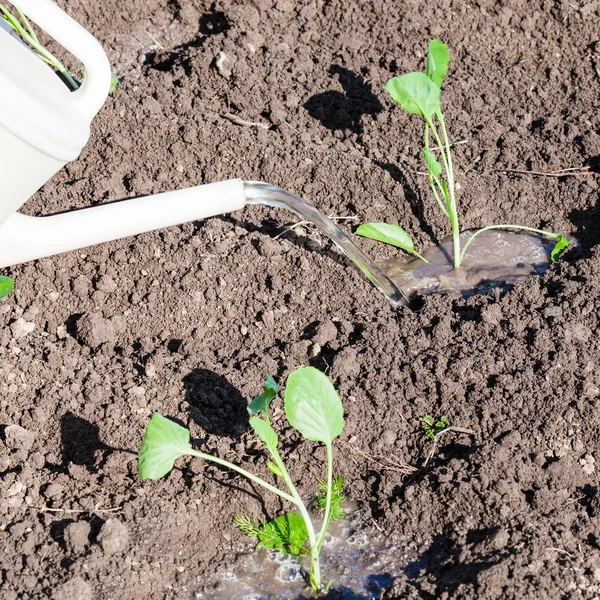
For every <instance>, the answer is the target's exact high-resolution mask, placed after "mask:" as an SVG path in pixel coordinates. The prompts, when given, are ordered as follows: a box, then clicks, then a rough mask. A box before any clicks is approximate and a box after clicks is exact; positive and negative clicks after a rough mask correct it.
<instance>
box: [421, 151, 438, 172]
mask: <svg viewBox="0 0 600 600" xmlns="http://www.w3.org/2000/svg"><path fill="white" fill-rule="evenodd" d="M423 158H424V159H425V164H426V165H427V170H428V171H429V172H430V173H431V174H432V175H433V176H434V177H439V176H440V174H441V173H442V165H440V163H439V162H438V160H437V158H436V157H435V154H433V152H429V150H425V148H423Z"/></svg>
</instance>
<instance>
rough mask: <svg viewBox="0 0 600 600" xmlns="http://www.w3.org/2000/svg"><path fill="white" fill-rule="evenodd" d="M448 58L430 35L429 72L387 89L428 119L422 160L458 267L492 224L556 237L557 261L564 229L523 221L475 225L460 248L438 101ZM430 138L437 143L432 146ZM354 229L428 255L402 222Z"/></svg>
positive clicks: (398, 81)
mask: <svg viewBox="0 0 600 600" xmlns="http://www.w3.org/2000/svg"><path fill="white" fill-rule="evenodd" d="M449 63H450V52H449V51H448V46H446V44H444V43H442V42H440V41H438V40H432V41H431V42H430V44H429V51H428V54H427V66H426V69H425V73H417V72H415V73H407V74H406V75H401V76H400V77H393V78H392V79H390V80H389V81H388V82H387V83H386V85H385V90H386V91H387V92H388V93H389V95H390V96H391V97H392V99H393V100H394V101H395V102H397V103H398V104H399V105H400V106H401V107H402V108H403V109H404V110H405V111H406V112H408V113H410V114H415V115H419V116H421V117H423V119H424V121H425V136H424V144H423V150H422V154H423V160H424V162H425V166H426V167H427V175H428V177H429V184H430V186H431V191H432V193H433V197H434V198H435V201H436V203H437V205H438V207H439V209H440V210H441V211H442V213H443V214H444V216H445V217H446V218H447V219H448V220H449V221H450V227H451V229H452V246H453V265H454V268H455V269H458V268H459V267H460V265H461V263H462V261H463V259H464V257H465V252H466V251H467V248H468V247H469V246H470V244H471V243H472V242H473V240H474V239H475V238H476V237H477V236H478V235H479V234H480V233H483V232H484V231H489V230H491V229H518V230H524V231H530V232H532V233H538V234H541V235H543V236H546V237H549V238H552V239H554V240H555V242H556V243H555V245H554V248H553V250H552V252H551V255H550V258H551V260H552V261H553V262H554V261H556V260H558V257H559V256H560V254H561V253H562V252H563V251H564V249H565V248H566V247H567V246H568V245H569V241H568V240H567V238H565V237H564V236H563V235H561V234H560V233H553V232H550V231H544V230H541V229H534V228H533V227H526V226H524V225H512V224H502V225H489V226H487V227H483V228H482V229H479V230H477V231H475V232H474V233H473V234H472V235H471V237H469V239H468V240H467V241H466V242H465V244H464V246H463V247H462V248H461V243H460V225H459V219H458V210H457V205H456V193H455V182H454V169H453V166H452V153H451V144H450V141H449V139H448V132H447V130H446V120H445V117H444V113H443V112H442V109H441V104H440V96H441V93H442V88H441V85H442V82H443V81H444V78H445V76H446V73H447V72H448V65H449ZM432 141H433V143H435V145H436V147H432V146H431V143H432ZM436 152H437V154H436ZM438 157H439V160H438ZM440 161H441V162H440ZM356 233H357V234H358V235H362V236H364V237H368V238H371V239H374V240H379V241H382V242H386V243H388V244H393V245H394V246H397V247H398V248H402V249H403V250H406V251H407V252H410V253H411V254H414V255H415V256H417V257H418V258H420V259H421V260H424V259H423V257H422V256H420V255H419V254H418V253H417V252H416V251H415V250H414V246H413V242H412V240H411V239H410V236H409V235H408V234H407V233H406V232H405V231H404V229H402V228H401V227H399V226H398V225H392V224H388V223H366V224H364V225H361V226H360V227H359V228H358V229H357V230H356ZM425 262H427V261H425Z"/></svg>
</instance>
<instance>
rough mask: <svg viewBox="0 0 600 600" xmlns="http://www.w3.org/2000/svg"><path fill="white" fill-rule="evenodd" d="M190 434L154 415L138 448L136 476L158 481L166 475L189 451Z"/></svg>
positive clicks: (156, 414) (160, 416)
mask: <svg viewBox="0 0 600 600" xmlns="http://www.w3.org/2000/svg"><path fill="white" fill-rule="evenodd" d="M190 449H191V448H190V432H189V431H188V430H187V429H185V428H183V427H181V426H180V425H177V423H174V422H173V421H170V420H169V419H166V418H165V417H163V416H162V415H159V414H158V413H154V415H153V416H152V418H151V419H150V422H149V423H148V426H147V427H146V432H145V433H144V439H143V441H142V446H141V448H140V454H139V456H138V475H139V478H140V479H141V480H142V481H143V480H144V479H160V478H161V477H163V476H164V475H166V474H167V473H168V472H169V471H170V470H171V469H172V468H173V465H174V464H175V461H176V460H177V459H178V458H179V457H180V456H184V455H186V454H189V451H190Z"/></svg>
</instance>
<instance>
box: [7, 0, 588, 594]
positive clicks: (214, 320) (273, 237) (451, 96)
mask: <svg viewBox="0 0 600 600" xmlns="http://www.w3.org/2000/svg"><path fill="white" fill-rule="evenodd" d="M61 5H62V6H63V7H64V8H66V10H67V11H68V12H69V13H70V14H71V15H72V16H73V17H74V18H75V19H76V20H78V21H79V22H80V23H82V25H84V26H85V27H86V28H88V29H89V30H90V31H91V32H92V33H93V34H94V35H95V36H96V37H97V38H98V39H99V40H100V42H101V43H102V44H103V46H104V47H105V48H106V50H107V52H108V54H109V58H110V59H111V62H112V64H113V65H114V70H115V71H116V73H117V75H118V76H119V77H121V78H122V82H121V84H120V86H119V87H118V89H117V91H116V93H115V95H114V96H113V97H112V98H109V99H108V101H107V103H106V105H105V107H104V108H103V109H102V110H101V112H100V114H99V115H98V117H97V118H96V119H95V121H94V122H93V127H92V139H91V141H90V143H89V145H88V146H87V147H86V148H85V149H84V151H83V153H82V155H81V158H80V160H78V161H77V162H74V163H72V164H69V165H68V166H67V167H66V168H65V169H64V170H63V171H61V172H60V173H59V174H58V175H57V176H56V177H55V178H54V179H53V180H52V182H50V183H49V184H47V185H46V186H45V187H44V188H43V190H42V191H41V192H39V193H38V194H37V195H36V196H35V197H34V198H33V199H32V200H31V201H30V202H28V204H27V205H26V211H27V212H28V213H29V214H48V213H52V212H56V211H62V210H68V209H71V208H76V207H84V206H89V205H92V204H95V203H100V202H106V201H111V200H117V199H122V198H127V197H133V196H140V195H144V194H148V193H153V192H162V191H167V190H171V189H174V188H177V187H184V186H190V185H196V184H199V183H205V182H212V181H219V180H223V179H229V178H238V177H239V178H242V179H251V180H263V181H267V182H269V183H271V184H274V185H277V186H280V187H282V188H284V189H287V190H289V191H291V192H293V193H295V194H297V195H299V196H302V197H304V198H305V199H307V200H309V201H311V202H313V203H314V204H315V205H316V206H317V207H318V208H319V209H320V210H321V211H322V212H324V213H325V214H328V215H333V216H338V217H348V216H356V217H357V221H356V222H354V221H352V220H350V221H342V222H341V225H342V227H344V228H346V229H349V228H350V227H351V226H352V224H353V223H356V224H358V223H361V222H367V221H388V222H394V223H400V224H401V225H402V226H403V227H404V228H405V229H407V230H409V231H411V232H413V233H414V234H415V235H414V238H415V244H416V246H417V248H423V247H425V246H427V245H431V244H432V243H435V241H436V240H438V239H441V238H442V237H443V236H444V235H446V234H447V233H448V230H447V229H445V227H446V223H445V222H444V220H443V217H442V216H440V215H439V214H438V211H437V210H436V207H435V205H434V203H433V201H432V200H431V198H430V197H429V195H428V189H427V181H426V178H425V177H423V176H422V175H421V174H420V173H421V171H422V170H423V167H422V164H421V162H420V157H419V148H420V143H421V140H420V136H421V131H420V124H419V123H416V122H415V120H413V119H411V118H410V117H409V116H408V115H406V114H405V113H403V112H402V111H401V110H400V109H399V108H398V107H397V106H394V105H393V103H392V102H391V101H390V100H389V99H388V98H387V97H386V94H385V93H384V92H383V90H382V87H383V85H384V83H385V82H386V81H387V79H388V78H389V77H390V76H392V75H397V74H400V73H404V72H407V71H409V70H413V69H414V68H415V65H416V64H417V63H418V62H419V59H421V60H422V58H423V57H422V56H420V55H419V54H418V52H423V51H424V49H425V48H426V47H427V43H428V42H429V40H430V39H431V38H432V37H437V38H439V39H442V40H443V41H444V42H446V43H447V44H448V45H449V47H450V49H451V52H452V56H453V60H452V62H451V66H450V75H451V76H450V77H449V78H448V80H447V82H446V84H445V91H444V100H443V102H445V105H444V108H445V113H446V116H447V119H448V124H449V130H450V131H451V135H452V136H453V141H455V142H460V143H459V144H457V145H456V147H455V150H454V152H455V163H456V164H455V167H456V178H457V181H458V183H459V184H460V190H459V191H458V202H459V206H460V208H461V210H462V214H463V215H464V216H463V220H462V223H463V225H464V226H465V227H466V228H467V227H468V228H470V227H477V226H481V225H485V224H488V223H492V222H512V223H527V224H531V225H533V226H543V227H545V228H547V229H550V230H551V231H560V232H564V233H565V234H571V235H574V236H575V237H577V238H578V239H579V240H580V241H581V248H578V249H574V250H571V251H569V252H567V253H566V254H565V256H564V257H563V258H562V259H561V261H560V262H559V263H557V264H556V265H554V266H552V268H551V269H550V271H549V272H548V273H547V274H546V275H544V276H543V277H541V278H533V279H531V280H529V281H527V282H526V283H523V284H520V285H518V286H517V287H516V288H515V289H513V290H511V291H508V292H504V291H500V290H495V291H494V292H493V293H492V294H491V295H488V296H477V297H472V298H470V299H468V300H464V299H462V298H461V297H460V296H459V295H458V294H456V295H447V296H432V297H429V298H428V299H427V301H426V302H425V304H424V306H423V308H422V309H421V310H420V311H419V312H416V313H415V312H411V311H410V310H408V309H400V310H394V309H392V308H391V307H390V306H389V305H388V304H387V303H386V301H385V299H384V298H383V297H382V296H380V295H379V294H378V293H377V292H376V291H375V290H374V289H373V288H372V287H371V285H370V284H369V283H368V281H367V280H366V279H365V278H363V277H362V276H361V275H360V273H359V272H358V271H357V270H356V269H355V268H354V267H353V266H352V265H351V264H349V263H348V262H347V261H346V260H344V259H343V258H342V257H341V256H340V254H339V253H338V252H337V251H336V250H335V248H334V247H332V246H331V244H330V243H329V242H328V240H326V239H324V238H322V237H321V236H320V235H318V234H317V233H315V232H313V231H311V230H309V229H308V228H306V227H300V228H293V229H289V228H290V226H291V224H293V222H294V219H293V217H292V216H291V215H289V214H286V213H283V212H281V211H277V210H271V209H263V208H257V207H251V208H247V209H245V210H244V211H241V212H237V213H234V214H231V215H226V216H223V217H216V218H212V219H209V220H206V221H202V222H197V223H193V224H187V225H184V226H181V227H173V228H170V229H168V230H165V231H160V232H155V233H149V234H144V235H140V236H138V237H137V238H135V239H128V240H125V241H121V242H115V243H111V244H105V245H102V246H97V247H94V248H90V249H86V250H84V251H80V252H73V253H70V254H67V255H64V256H61V257H54V258H49V259H44V260H40V261H37V262H35V263H30V264H26V265H23V266H20V267H17V268H14V269H12V270H11V272H10V273H8V274H10V275H11V276H12V277H13V278H14V279H15V281H16V291H15V293H14V294H13V295H11V296H9V297H7V298H4V299H3V300H0V374H1V378H0V381H1V383H0V548H2V550H0V557H1V559H0V565H1V566H0V590H1V591H2V593H1V595H2V597H3V598H5V599H6V600H10V599H13V598H45V597H52V598H57V599H59V598H63V599H75V598H77V599H82V600H83V599H87V598H94V599H98V600H108V599H119V600H126V599H133V598H144V599H148V600H151V599H162V598H173V599H179V598H194V597H199V596H195V595H196V594H199V593H200V592H202V591H204V593H205V597H207V598H210V597H211V592H210V586H212V585H214V584H215V583H217V579H218V577H217V576H216V574H217V573H218V572H219V570H220V569H221V570H223V569H225V570H226V569H229V568H231V566H232V565H234V564H235V560H236V556H238V555H240V554H244V553H247V552H250V551H251V548H252V545H251V543H250V542H249V541H248V540H247V538H245V537H244V536H243V534H242V533H241V532H240V531H238V530H237V529H236V528H235V526H234V524H233V516H234V515H236V514H239V513H255V514H258V515H262V516H264V517H267V516H273V514H274V513H276V512H277V511H278V510H279V509H280V503H279V501H278V500H276V499H274V498H270V497H267V498H265V499H264V501H262V500H261V499H260V498H259V497H258V496H257V495H256V493H255V490H254V491H253V490H252V489H251V488H250V487H249V486H248V484H247V483H246V482H245V481H243V480H241V479H239V478H237V477H233V476H232V475H231V474H229V473H227V472H223V471H221V470H218V469H215V468H214V467H208V468H206V467H205V465H203V464H202V463H201V462H199V461H197V462H186V461H183V462H182V463H181V464H180V465H179V467H180V468H177V469H175V470H174V471H173V472H172V473H171V475H170V476H169V477H168V478H166V479H164V480H161V481H158V482H144V483H143V484H141V483H140V482H139V481H138V479H137V469H136V453H137V450H138V449H139V445H140V442H141V438H142V434H143V431H144V428H145V426H146V424H147V422H148V420H149V418H150V416H151V415H152V413H153V412H155V411H160V412H161V413H162V414H164V415H166V416H170V417H173V418H175V419H178V420H179V421H180V422H182V423H183V424H185V425H186V426H189V427H190V429H191V432H192V437H194V438H196V439H199V440H200V441H201V443H202V445H203V447H205V448H208V449H210V450H211V451H212V452H214V453H218V454H219V455H220V456H222V457H224V458H227V459H228V460H233V461H236V462H238V463H243V464H244V465H245V467H246V468H248V469H250V470H254V469H256V470H259V469H261V468H262V469H264V468H265V460H264V456H263V454H262V453H261V452H259V451H258V448H257V447H256V445H255V444H254V442H253V441H252V440H253V438H252V436H251V434H250V433H249V432H248V424H247V415H246V411H245V406H246V403H247V402H248V401H249V400H250V399H251V398H252V397H253V396H255V395H256V394H257V393H259V392H260V390H261V387H262V383H263V381H264V380H265V379H266V377H267V376H269V375H273V376H275V378H276V379H277V380H278V382H279V383H280V384H281V385H283V384H284V383H285V379H286V377H287V374H288V373H289V372H291V371H292V370H294V369H295V368H297V367H298V366H300V365H306V364H310V365H313V366H315V367H317V368H319V369H321V370H324V371H325V372H327V374H328V375H329V376H330V378H331V379H332V381H333V382H334V384H335V386H336V388H337V389H338V392H339V394H340V396H341V398H342V401H343V402H344V407H345V411H346V427H345V429H344V432H343V434H342V437H341V439H340V441H339V442H336V444H337V446H336V447H337V454H336V459H335V469H336V472H338V473H341V474H342V475H344V477H345V478H346V493H347V495H348V496H349V497H350V498H351V499H352V500H353V501H355V502H357V503H359V505H360V507H361V508H362V511H363V512H362V519H363V521H364V524H365V526H367V527H368V528H370V530H371V531H374V532H376V531H378V530H382V531H385V532H386V533H387V534H388V537H389V539H390V540H391V541H393V543H394V545H395V547H396V548H399V549H400V552H401V553H403V554H402V556H401V557H400V558H399V559H398V562H397V565H398V566H399V568H398V572H394V573H391V575H392V576H393V577H395V579H394V581H393V583H390V584H389V585H387V586H386V591H385V594H384V595H383V597H384V598H458V597H460V598H472V599H475V598H477V599H478V600H486V599H491V598H501V597H506V598H510V597H515V598H526V597H538V598H542V597H544V598H565V597H568V598H593V597H596V596H598V594H599V593H600V568H599V566H600V495H599V493H598V470H599V469H600V435H599V433H598V432H599V431H600V410H599V408H598V397H599V396H600V375H598V364H599V361H600V346H599V343H598V320H599V319H598V311H599V308H600V300H599V299H598V293H599V291H600V254H599V253H598V251H597V248H596V247H595V245H596V244H597V242H598V239H599V236H600V233H599V231H600V218H599V217H600V215H599V213H598V208H597V204H598V200H599V193H598V175H596V174H594V173H593V172H591V173H590V174H588V175H584V176H576V177H554V176H532V175H517V174H514V173H507V172H505V170H506V169H514V168H518V169H527V170H535V171H539V172H556V171H558V170H560V169H563V168H566V167H578V166H583V165H585V164H592V165H593V161H594V159H597V157H598V156H599V155H600V124H599V122H598V114H599V112H600V100H599V96H598V88H599V86H600V71H599V69H600V41H599V34H598V28H597V22H598V21H597V20H598V18H599V16H600V15H599V12H600V8H599V7H598V3H597V2H592V1H589V0H571V1H570V2H566V1H564V2H554V1H549V0H532V1H531V2H527V3H524V2H517V1H513V0H508V1H505V2H501V3H496V2H492V1H491V0H477V1H471V2H463V1H462V0H455V1H451V0H439V1H437V2H428V3H425V2H419V1H417V0H412V1H406V2H396V3H394V2H383V1H379V0H375V1H372V2H366V1H365V2H363V1H360V2H342V1H341V0H337V1H335V2H323V1H321V0H317V1H312V2H309V1H306V0H302V1H301V2H291V1H290V0H279V1H277V2H273V3H272V2H263V1H262V0H256V1H255V2H253V3H249V2H236V1H235V0H233V1H230V0H223V1H218V2H216V3H215V4H214V5H212V6H211V4H210V3H209V2H166V1H165V2H163V1H158V0H149V1H146V2H141V1H140V0H126V1H122V2H116V1H115V0H111V1H109V2H104V3H87V2H80V1H78V0H71V1H63V2H61ZM220 53H223V54H224V55H225V57H226V59H224V58H223V56H222V55H221V54H220ZM420 66H422V65H420ZM227 115H235V116H236V117H239V119H243V120H244V121H247V122H251V123H259V125H249V126H245V125H239V124H236V123H234V122H232V121H231V120H230V119H231V117H227ZM419 232H420V233H419ZM358 243H359V244H360V245H361V247H363V248H364V249H366V250H367V251H368V252H369V253H370V254H371V255H372V256H376V255H379V257H380V258H381V259H382V260H383V258H385V257H389V256H392V255H393V254H394V250H393V249H391V248H384V247H382V245H380V244H377V243H376V242H372V241H370V240H366V239H360V240H359V241H358ZM274 406H275V408H277V406H279V408H281V405H277V404H275V405H274ZM425 415H435V416H441V415H446V416H447V417H448V421H449V423H450V425H454V426H458V427H464V428H470V429H473V430H475V432H476V436H475V438H473V439H471V438H470V437H468V436H462V437H461V436H453V435H452V434H448V435H447V436H445V437H444V438H442V440H440V442H441V443H440V445H439V447H438V448H437V451H436V453H435V456H434V457H433V458H432V460H431V461H430V462H429V464H428V465H427V466H426V467H425V466H424V465H425V461H426V459H427V456H428V454H429V452H430V450H431V442H430V440H428V439H427V438H426V437H425V436H424V435H423V433H422V432H421V431H420V430H419V418H420V417H423V416H425ZM274 420H275V423H278V424H283V422H284V421H283V413H282V411H281V410H279V412H277V410H276V411H275V419H274ZM15 426H18V427H15ZM20 428H22V429H20ZM23 430H25V431H23ZM281 438H282V440H283V442H284V446H285V448H286V451H285V452H284V454H286V462H287V464H288V466H289V468H290V471H291V474H292V476H293V477H294V478H295V480H296V481H298V482H299V487H300V489H301V491H302V492H303V494H304V495H306V496H307V497H310V495H311V494H312V493H314V490H313V489H312V487H309V485H308V484H309V483H310V484H311V486H312V481H313V477H310V478H307V477H305V474H306V473H307V472H309V473H311V474H312V471H311V468H312V464H313V463H312V462H311V456H310V455H309V456H305V455H303V454H302V453H301V452H292V450H293V449H296V445H295V440H296V438H295V437H294V436H293V434H292V431H291V430H290V429H289V428H288V429H287V430H285V431H284V433H282V434H281ZM309 447H310V448H311V452H312V448H313V446H312V445H310V446H309V445H307V450H308V448H309ZM288 454H289V455H288ZM319 456H320V455H319ZM381 457H386V458H387V459H393V460H394V465H390V464H388V463H387V462H385V461H384V460H383V459H382V458H381ZM594 460H595V461H596V463H595V465H594ZM390 466H391V467H392V468H387V467H390ZM407 467H414V468H415V469H416V471H415V472H414V473H413V474H411V475H407V473H408V472H409V471H410V469H409V468H407ZM315 474H316V473H315ZM304 482H306V483H304ZM400 567H401V568H400ZM207 586H208V589H206V588H207Z"/></svg>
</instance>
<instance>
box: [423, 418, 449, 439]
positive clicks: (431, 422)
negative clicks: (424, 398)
mask: <svg viewBox="0 0 600 600" xmlns="http://www.w3.org/2000/svg"><path fill="white" fill-rule="evenodd" d="M419 421H421V431H422V432H423V433H424V434H425V435H426V436H427V437H428V438H429V439H431V440H433V439H435V436H436V435H437V434H438V433H440V432H442V431H444V429H446V428H447V427H448V418H447V417H438V418H433V417H431V416H429V415H427V416H425V417H421V418H420V419H419Z"/></svg>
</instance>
